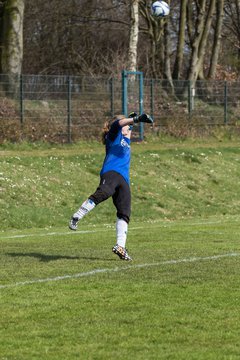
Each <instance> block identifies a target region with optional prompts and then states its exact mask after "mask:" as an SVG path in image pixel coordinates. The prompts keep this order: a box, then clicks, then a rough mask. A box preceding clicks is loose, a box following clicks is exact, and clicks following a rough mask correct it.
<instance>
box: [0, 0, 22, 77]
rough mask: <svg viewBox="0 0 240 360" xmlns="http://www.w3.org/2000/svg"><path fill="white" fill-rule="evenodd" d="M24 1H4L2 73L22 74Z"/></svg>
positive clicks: (2, 16)
mask: <svg viewBox="0 0 240 360" xmlns="http://www.w3.org/2000/svg"><path fill="white" fill-rule="evenodd" d="M23 17H24V0H5V1H2V15H1V72H2V73H4V74H20V73H21V70H22V59H23Z"/></svg>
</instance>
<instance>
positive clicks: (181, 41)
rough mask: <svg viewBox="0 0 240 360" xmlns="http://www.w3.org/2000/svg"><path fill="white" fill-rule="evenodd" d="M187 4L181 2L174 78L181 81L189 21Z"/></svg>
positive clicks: (185, 1) (183, 1)
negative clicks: (187, 23)
mask: <svg viewBox="0 0 240 360" xmlns="http://www.w3.org/2000/svg"><path fill="white" fill-rule="evenodd" d="M187 3H188V0H182V1H181V2H180V19H179V31H178V39H177V51H176V58H175V64H174V68H173V78H174V79H177V80H178V79H180V76H181V70H182V63H183V54H184V46H185V30H186V21H187Z"/></svg>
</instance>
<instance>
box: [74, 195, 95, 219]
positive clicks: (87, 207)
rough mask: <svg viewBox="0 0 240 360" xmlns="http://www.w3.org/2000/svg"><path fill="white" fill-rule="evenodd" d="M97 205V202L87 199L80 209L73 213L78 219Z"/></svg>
mask: <svg viewBox="0 0 240 360" xmlns="http://www.w3.org/2000/svg"><path fill="white" fill-rule="evenodd" d="M95 206H96V204H95V203H94V202H93V201H92V200H90V199H87V200H86V201H84V203H83V204H82V205H81V207H80V208H79V209H78V211H77V212H75V214H73V217H74V218H77V219H78V220H80V219H82V218H83V217H84V216H85V215H87V214H88V213H89V211H91V210H92V209H94V208H95Z"/></svg>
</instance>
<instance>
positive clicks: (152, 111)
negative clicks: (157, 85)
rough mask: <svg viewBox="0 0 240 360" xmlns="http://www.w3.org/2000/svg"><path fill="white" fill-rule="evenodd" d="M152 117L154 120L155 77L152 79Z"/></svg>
mask: <svg viewBox="0 0 240 360" xmlns="http://www.w3.org/2000/svg"><path fill="white" fill-rule="evenodd" d="M151 117H152V119H153V120H154V79H151Z"/></svg>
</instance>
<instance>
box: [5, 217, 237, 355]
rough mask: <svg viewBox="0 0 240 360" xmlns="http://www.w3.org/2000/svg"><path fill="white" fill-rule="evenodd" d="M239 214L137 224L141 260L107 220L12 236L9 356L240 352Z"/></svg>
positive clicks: (133, 238)
mask: <svg viewBox="0 0 240 360" xmlns="http://www.w3.org/2000/svg"><path fill="white" fill-rule="evenodd" d="M239 220H240V218H239V217H225V219H224V221H219V219H218V218H217V217H216V218H211V219H208V220H202V219H195V220H194V221H193V220H191V221H186V220H185V221H174V222H169V221H160V222H155V223H151V222H145V223H135V222H133V223H132V224H131V226H130V230H129V239H128V246H129V252H130V254H131V255H132V256H133V258H134V261H133V262H131V263H126V262H122V261H120V260H118V259H116V258H115V255H114V254H112V253H111V246H112V245H113V244H114V241H115V239H114V238H115V235H114V229H113V228H111V227H107V226H100V225H97V226H96V227H95V228H94V230H95V231H96V232H93V233H80V232H79V233H73V234H72V233H69V232H68V231H67V230H66V229H63V228H56V229H54V230H55V232H58V233H59V235H57V234H55V235H53V234H51V235H48V232H47V231H46V230H38V229H36V230H34V229H32V230H31V231H29V230H28V231H27V230H25V231H24V232H23V231H20V232H18V234H19V235H22V236H23V235H25V237H20V238H18V237H16V236H17V233H16V232H13V231H9V232H6V233H5V234H4V236H3V234H2V235H1V239H0V244H1V251H0V263H1V270H0V271H1V272H0V278H1V285H2V286H3V285H5V286H9V285H10V287H6V288H0V306H1V318H0V348H1V355H0V358H1V359H43V358H44V359H133V358H134V359H176V360H179V359H204V360H205V359H238V358H239V352H240V346H239V341H238V340H239V331H240V325H239V324H240V315H239V314H240V302H239V286H240V280H239V279H240V265H239V257H238V256H239V255H240V244H239V231H240V225H239ZM90 229H91V227H89V226H86V225H85V226H83V227H82V228H81V230H83V231H85V230H86V231H88V230H90ZM14 236H15V237H14ZM232 253H234V254H236V256H231V255H230V254H232ZM216 255H226V257H224V256H223V257H220V258H216V259H214V258H213V259H211V258H210V259H204V258H206V257H212V256H216ZM237 255H238V256H237ZM184 259H185V261H184ZM191 259H193V260H192V261H191ZM172 260H179V262H176V263H174V262H172ZM188 260H189V261H188ZM154 264H155V265H154ZM138 265H144V266H142V267H141V266H140V267H137V266H138ZM97 270H102V271H103V272H102V273H97ZM107 270H108V271H107ZM92 271H95V273H92V274H91V272H92ZM76 274H78V276H79V277H74V276H75V275H76ZM81 274H85V276H81ZM66 275H70V276H72V277H71V278H65V279H62V280H60V279H59V280H58V281H56V279H55V281H53V280H51V278H56V277H59V276H63V277H64V276H66ZM39 279H45V280H46V282H42V283H39V282H38V281H39ZM26 281H33V283H32V284H18V283H19V282H20V283H21V282H23V283H25V282H26Z"/></svg>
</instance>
